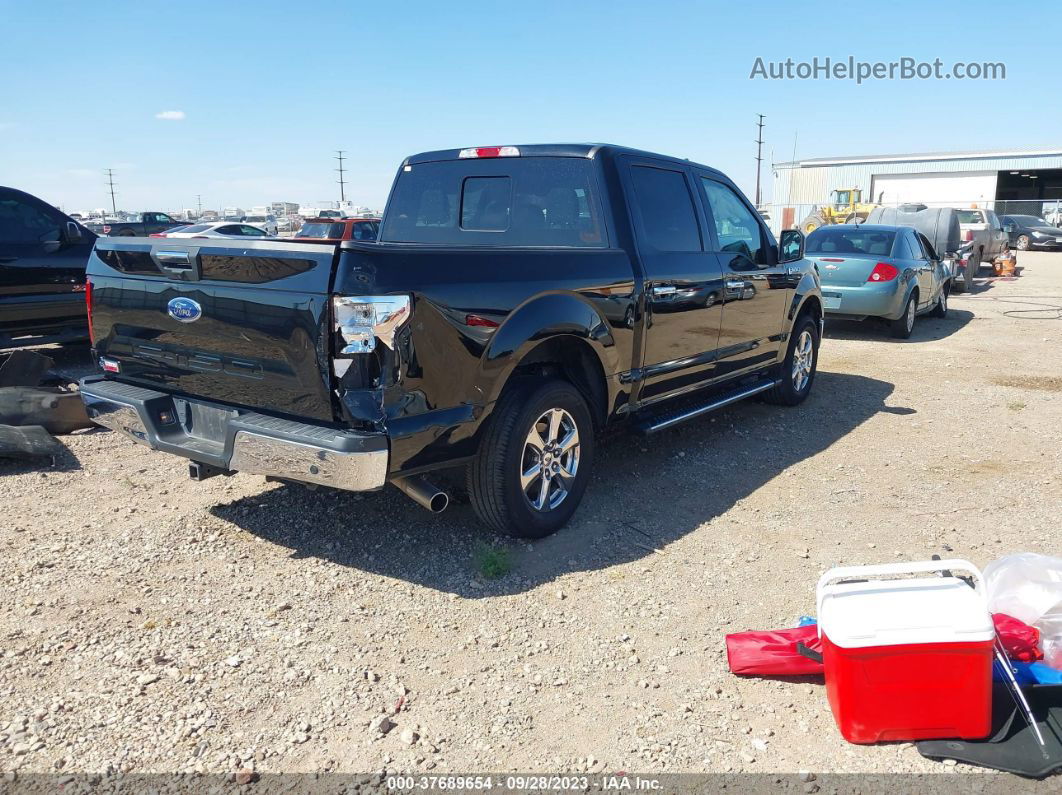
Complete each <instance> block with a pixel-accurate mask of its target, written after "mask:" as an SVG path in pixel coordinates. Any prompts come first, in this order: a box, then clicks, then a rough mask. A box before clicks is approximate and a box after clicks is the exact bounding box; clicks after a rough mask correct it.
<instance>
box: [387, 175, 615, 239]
mask: <svg viewBox="0 0 1062 795" xmlns="http://www.w3.org/2000/svg"><path fill="white" fill-rule="evenodd" d="M379 237H380V239H381V240H383V241H386V242H391V243H432V244H441V245H455V246H550V247H598V248H600V247H604V246H605V245H607V240H606V237H605V232H604V226H603V224H602V222H601V216H600V208H599V204H598V202H597V197H596V195H595V191H594V172H593V163H591V161H589V160H587V159H585V158H574V157H499V158H484V159H479V160H444V161H438V162H434V163H415V164H412V165H407V166H406V167H405V168H404V169H403V170H402V171H401V172H399V176H398V181H397V182H396V183H395V188H394V191H393V192H392V195H391V199H390V201H389V202H388V206H387V216H386V217H385V218H384V220H383V223H382V225H381V228H380V233H379Z"/></svg>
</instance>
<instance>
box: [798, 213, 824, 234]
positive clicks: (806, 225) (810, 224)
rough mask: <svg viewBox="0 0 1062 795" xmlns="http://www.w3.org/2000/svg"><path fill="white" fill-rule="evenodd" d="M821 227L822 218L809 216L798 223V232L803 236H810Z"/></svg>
mask: <svg viewBox="0 0 1062 795" xmlns="http://www.w3.org/2000/svg"><path fill="white" fill-rule="evenodd" d="M820 226H822V218H821V217H820V216H818V215H809V216H808V217H807V218H805V219H804V220H803V221H801V222H800V231H801V232H803V233H804V234H805V235H808V234H811V233H812V232H814V231H815V230H816V229H818V228H819V227H820Z"/></svg>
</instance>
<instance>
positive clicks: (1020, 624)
mask: <svg viewBox="0 0 1062 795" xmlns="http://www.w3.org/2000/svg"><path fill="white" fill-rule="evenodd" d="M992 621H993V623H994V624H995V625H996V634H997V635H999V639H1000V641H1001V642H1002V643H1003V648H1004V649H1006V650H1007V656H1008V657H1010V658H1011V659H1012V660H1019V661H1021V662H1036V661H1037V660H1042V659H1043V658H1044V653H1043V652H1042V651H1041V650H1040V630H1038V629H1037V628H1036V627H1030V626H1029V625H1028V624H1026V623H1025V622H1024V621H1019V620H1018V619H1016V618H1013V617H1011V616H1008V615H1007V614H1006V613H993V614H992Z"/></svg>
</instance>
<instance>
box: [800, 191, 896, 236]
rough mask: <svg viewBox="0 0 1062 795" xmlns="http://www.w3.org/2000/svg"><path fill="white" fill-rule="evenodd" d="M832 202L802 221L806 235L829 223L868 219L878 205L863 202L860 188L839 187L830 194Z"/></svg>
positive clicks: (860, 221)
mask: <svg viewBox="0 0 1062 795" xmlns="http://www.w3.org/2000/svg"><path fill="white" fill-rule="evenodd" d="M830 199H831V201H830V203H829V204H826V205H823V206H822V207H820V208H818V209H817V210H815V211H814V212H812V213H811V215H809V216H808V217H807V218H805V219H804V220H803V221H801V223H800V231H801V232H803V233H804V234H805V235H807V234H809V233H811V232H814V231H815V230H816V229H818V228H819V227H820V226H827V225H829V224H855V223H862V222H863V221H865V220H867V216H868V215H870V211H871V210H873V209H874V208H875V207H877V206H878V205H877V204H875V203H873V202H866V203H864V202H863V191H862V190H860V189H859V188H839V189H838V190H835V191H833V192H832V193H831V194H830Z"/></svg>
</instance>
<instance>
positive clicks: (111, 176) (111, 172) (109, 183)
mask: <svg viewBox="0 0 1062 795" xmlns="http://www.w3.org/2000/svg"><path fill="white" fill-rule="evenodd" d="M107 187H108V188H110V190H111V213H113V214H114V215H117V214H118V205H117V204H116V203H115V201H114V170H113V169H110V168H108V169H107Z"/></svg>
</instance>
